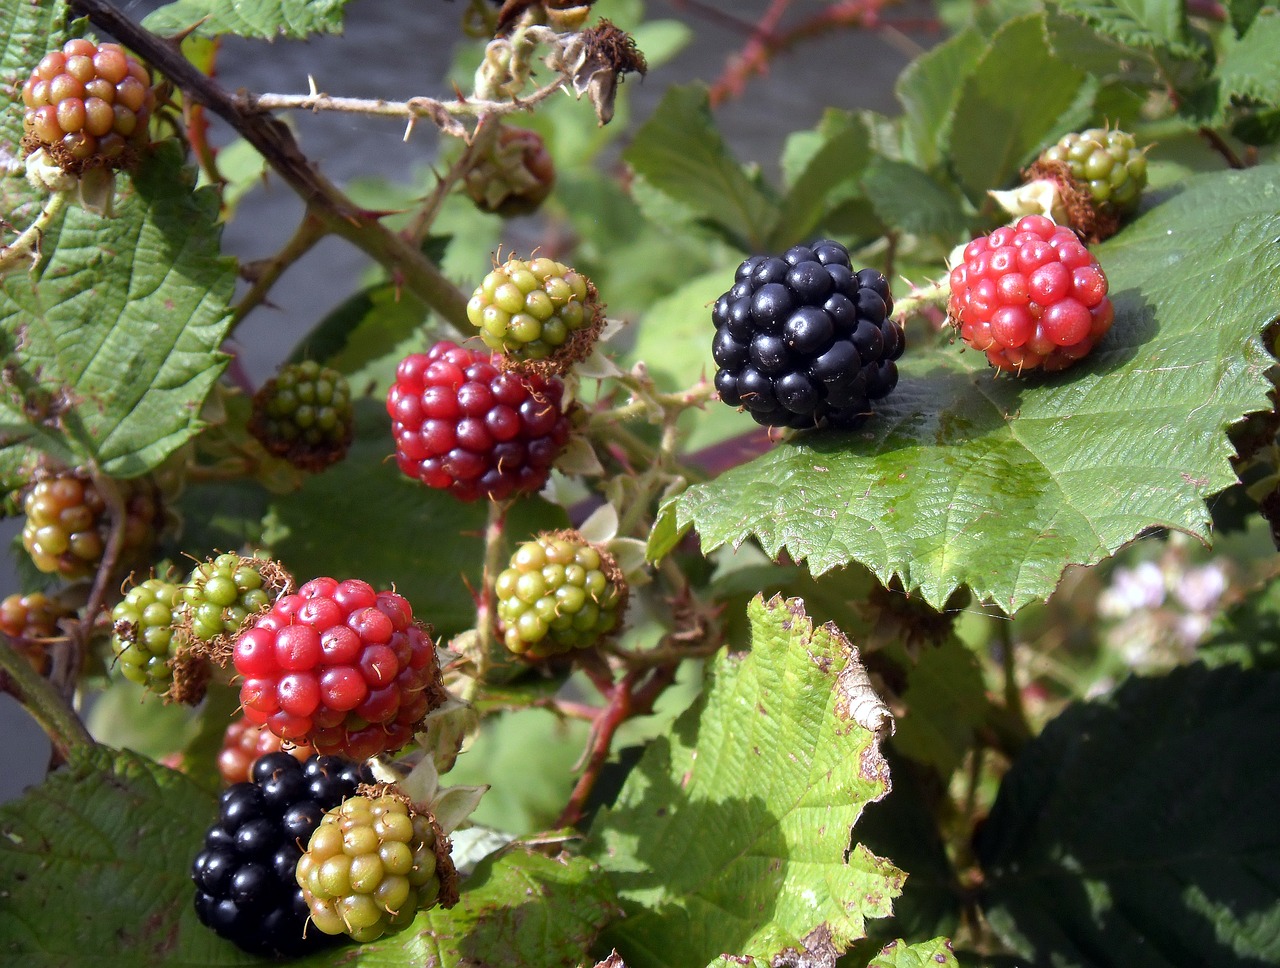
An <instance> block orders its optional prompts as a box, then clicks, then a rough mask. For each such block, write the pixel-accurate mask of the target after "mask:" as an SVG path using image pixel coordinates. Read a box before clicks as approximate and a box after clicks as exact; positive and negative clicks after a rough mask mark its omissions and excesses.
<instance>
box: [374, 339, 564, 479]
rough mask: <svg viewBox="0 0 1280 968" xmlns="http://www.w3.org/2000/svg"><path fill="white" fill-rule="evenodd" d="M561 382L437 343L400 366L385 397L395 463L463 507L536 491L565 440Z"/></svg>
mask: <svg viewBox="0 0 1280 968" xmlns="http://www.w3.org/2000/svg"><path fill="white" fill-rule="evenodd" d="M563 399H564V384H562V383H561V382H560V380H559V379H558V378H556V377H553V376H543V375H541V374H538V373H533V372H527V371H524V370H521V369H520V368H517V367H512V368H508V369H502V368H500V367H499V366H498V365H497V362H496V360H495V358H494V357H492V356H490V355H489V354H488V353H483V354H481V353H477V352H475V351H473V350H469V349H465V348H463V347H460V346H457V345H456V344H454V343H449V342H441V343H437V344H436V345H435V346H433V347H432V348H431V350H430V351H429V352H427V353H414V354H413V355H411V356H407V357H405V358H404V359H403V360H401V361H400V365H399V367H397V369H396V381H395V383H393V384H392V386H391V389H390V391H389V392H388V393H387V412H388V413H389V414H390V415H391V420H392V432H393V433H394V435H395V441H396V463H397V464H398V465H399V467H400V469H401V470H402V471H404V473H405V474H407V475H408V476H409V477H413V478H416V479H418V480H420V481H422V482H423V483H424V484H426V485H427V486H428V487H434V488H441V489H445V490H448V491H450V492H451V493H453V494H455V495H456V496H457V497H459V498H461V499H462V500H464V501H474V500H477V499H479V498H482V497H486V498H489V499H491V500H495V501H501V500H504V499H505V498H508V497H511V496H512V495H515V494H530V493H533V492H535V491H538V490H540V489H541V488H542V486H543V485H544V484H546V482H547V477H548V476H549V475H550V473H551V465H552V464H553V463H554V462H555V459H556V458H557V457H558V456H559V455H560V452H561V451H562V450H564V447H565V445H566V444H567V443H568V441H569V418H568V417H567V416H566V414H565V410H564V408H563V406H562V401H563Z"/></svg>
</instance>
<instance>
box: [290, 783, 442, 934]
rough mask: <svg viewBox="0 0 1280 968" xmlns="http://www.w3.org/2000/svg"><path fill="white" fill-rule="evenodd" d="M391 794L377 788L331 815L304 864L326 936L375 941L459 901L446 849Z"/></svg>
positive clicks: (307, 890)
mask: <svg viewBox="0 0 1280 968" xmlns="http://www.w3.org/2000/svg"><path fill="white" fill-rule="evenodd" d="M393 789H394V788H392V787H387V786H381V787H374V788H372V789H371V790H369V791H368V793H367V795H361V796H355V797H352V798H351V799H349V800H346V801H344V802H343V803H342V805H341V806H339V807H335V808H333V809H332V810H330V811H329V812H328V813H326V814H325V815H324V818H323V819H322V820H321V821H320V825H319V826H318V827H316V829H315V831H314V833H312V834H311V839H310V841H309V842H308V844H307V849H306V851H304V852H303V854H302V857H301V858H300V859H299V860H298V868H297V881H298V886H299V887H300V888H301V889H302V896H303V898H304V900H305V901H306V903H307V907H308V908H309V909H310V911H311V923H312V924H313V925H315V926H316V927H317V928H319V929H320V930H321V931H323V932H324V933H325V934H331V935H338V934H345V935H349V936H350V937H352V938H354V939H355V940H356V941H362V942H363V941H373V940H375V939H377V938H381V937H382V936H383V935H386V934H395V933H396V932H398V931H403V930H404V929H405V928H407V927H408V926H409V925H410V924H411V923H412V922H413V919H414V918H415V917H416V916H417V914H418V912H419V911H423V910H426V909H427V908H431V907H434V906H435V905H436V904H440V905H441V906H443V907H451V906H452V905H453V903H455V902H456V900H457V893H456V890H455V888H454V886H453V884H454V879H455V874H454V870H453V862H452V860H451V858H450V856H449V848H448V841H447V840H445V838H444V836H443V834H442V833H441V832H440V829H439V827H438V826H437V825H436V824H435V822H434V821H433V819H432V818H431V815H430V814H429V813H426V812H423V813H419V812H417V811H414V810H413V809H412V808H411V807H410V806H409V804H408V803H407V802H406V800H405V799H404V798H403V797H401V796H398V795H396V794H394V793H392V792H390V791H391V790H393Z"/></svg>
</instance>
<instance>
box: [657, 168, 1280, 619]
mask: <svg viewBox="0 0 1280 968" xmlns="http://www.w3.org/2000/svg"><path fill="white" fill-rule="evenodd" d="M1276 239H1280V167H1277V166H1274V165H1273V166H1262V167H1257V168H1253V169H1250V170H1247V171H1242V172H1223V173H1217V174H1212V175H1201V176H1198V177H1195V178H1193V179H1190V180H1188V181H1187V182H1185V183H1184V184H1183V186H1182V190H1181V191H1180V192H1178V193H1176V194H1172V195H1170V196H1167V197H1166V199H1165V200H1164V202H1163V203H1162V204H1159V205H1157V206H1156V207H1155V208H1154V209H1152V210H1150V211H1149V212H1148V213H1147V214H1145V215H1144V216H1143V217H1142V218H1140V219H1139V220H1138V221H1136V222H1134V223H1133V224H1132V225H1131V226H1130V227H1129V228H1128V229H1126V230H1125V231H1124V232H1122V233H1121V234H1120V235H1117V236H1116V237H1115V238H1113V239H1111V240H1110V241H1109V242H1108V243H1106V244H1105V245H1103V246H1099V247H1098V248H1097V249H1096V252H1097V255H1098V258H1099V259H1100V260H1101V262H1102V264H1103V266H1104V267H1105V269H1106V271H1107V274H1108V276H1109V277H1110V280H1111V296H1112V299H1113V301H1114V302H1115V306H1116V322H1115V325H1114V327H1113V328H1112V331H1111V333H1110V334H1108V336H1107V338H1106V339H1105V340H1104V341H1103V342H1102V344H1100V345H1099V347H1098V348H1097V349H1095V351H1094V354H1093V355H1092V356H1091V357H1090V359H1088V360H1086V361H1085V362H1083V363H1081V364H1079V365H1077V366H1076V367H1075V368H1074V369H1071V370H1067V371H1065V372H1063V373H1061V374H1058V375H1049V374H1045V375H1039V376H1035V375H1032V376H1030V377H1024V378H1022V379H1014V378H1009V377H1007V376H1005V377H1001V378H999V379H997V378H996V377H995V375H994V374H993V373H992V371H990V370H989V369H988V368H987V367H986V365H985V360H984V359H983V358H982V357H981V356H980V355H978V354H976V353H964V354H961V353H959V352H958V348H957V347H950V346H945V345H935V346H926V347H916V346H911V347H909V348H908V350H907V353H906V355H905V356H904V357H903V359H902V360H901V361H900V365H901V371H902V373H903V379H902V380H901V382H900V383H899V385H898V388H897V389H896V390H895V391H894V392H893V393H892V394H891V395H890V396H889V397H888V398H887V399H886V400H885V401H884V402H883V403H882V404H881V405H880V407H879V411H880V412H879V414H878V415H876V416H874V417H873V418H871V419H870V420H869V421H868V423H867V424H866V425H865V428H864V429H863V430H862V431H861V432H858V433H851V434H837V433H810V434H802V435H797V436H794V437H792V438H790V439H788V440H786V441H784V442H783V443H782V444H781V445H779V446H777V447H775V448H774V449H773V450H772V451H770V452H769V453H767V454H765V455H763V456H761V457H759V458H757V459H756V460H754V461H752V462H750V463H748V464H745V465H743V466H740V467H737V468H734V469H733V470H731V471H729V472H727V473H725V474H723V475H721V476H720V477H719V478H718V479H716V480H715V481H712V482H710V483H707V484H699V485H695V486H693V487H691V488H690V489H689V490H688V491H686V492H685V493H684V494H683V495H681V496H680V497H679V498H676V499H674V500H672V501H670V502H668V503H667V504H666V505H665V506H664V508H663V510H662V512H661V514H660V517H659V521H658V522H657V525H656V526H655V529H654V539H653V541H651V545H650V554H651V555H654V554H655V553H656V552H658V551H660V550H661V547H660V546H663V545H669V544H671V543H672V542H673V541H674V540H675V539H676V538H677V537H678V535H679V533H680V532H681V531H683V530H685V529H687V528H688V527H689V526H690V525H692V526H695V527H696V528H697V530H698V532H699V533H700V535H701V538H702V544H703V549H704V551H711V550H712V549H714V548H717V547H719V546H720V545H722V544H733V545H738V544H740V543H742V542H743V541H745V540H746V539H747V538H748V537H749V536H750V535H756V536H757V537H758V538H759V539H760V541H761V543H762V545H763V546H764V548H765V551H766V552H767V553H768V554H770V555H771V556H776V555H777V554H778V553H779V552H781V550H782V549H784V548H785V549H787V551H788V552H789V554H790V555H791V557H792V558H794V559H796V560H802V559H803V560H807V561H808V563H809V567H810V569H811V570H812V571H813V572H814V573H815V574H822V573H824V572H827V571H830V570H831V569H833V568H838V567H840V566H841V565H843V564H845V563H846V562H849V561H851V560H852V561H858V562H861V563H862V564H864V565H866V566H867V567H868V568H870V569H872V570H873V571H874V572H875V573H876V575H877V576H878V577H879V578H880V579H881V581H884V582H887V581H889V580H890V578H892V577H893V576H895V575H896V576H899V577H900V578H901V579H902V582H903V585H904V587H906V588H907V589H908V590H909V591H912V592H914V591H915V590H916V589H918V590H919V591H920V593H921V594H922V595H923V597H924V599H925V601H927V602H928V603H929V604H931V605H933V606H934V607H935V608H941V607H942V606H943V604H944V603H945V602H946V600H947V598H948V597H949V596H950V594H951V593H952V592H953V591H954V590H955V589H956V588H958V587H959V586H960V585H968V586H969V588H970V589H972V590H973V592H974V594H975V595H976V596H977V597H978V598H979V599H983V600H991V601H994V602H996V603H997V604H999V605H1000V607H1001V608H1003V609H1005V610H1006V611H1008V612H1010V613H1012V612H1013V611H1016V610H1017V609H1018V608H1020V607H1021V606H1022V605H1024V604H1026V603H1027V602H1029V601H1032V600H1034V599H1038V598H1045V597H1047V596H1048V595H1049V593H1050V592H1052V591H1053V589H1054V587H1055V586H1056V584H1057V582H1058V578H1059V576H1060V575H1061V574H1062V571H1063V569H1064V568H1065V567H1066V566H1067V565H1068V564H1071V563H1079V564H1093V563H1096V562H1098V561H1101V560H1102V559H1103V558H1105V557H1107V556H1108V555H1110V554H1112V553H1113V552H1115V551H1116V550H1117V549H1118V548H1119V547H1120V546H1121V545H1122V544H1124V543H1125V542H1127V541H1129V540H1131V539H1132V538H1133V537H1135V536H1136V535H1138V534H1140V533H1141V532H1143V531H1144V530H1146V529H1148V528H1151V527H1172V528H1178V529H1181V530H1185V531H1187V532H1189V533H1191V534H1195V535H1199V536H1201V537H1202V538H1205V539H1206V540H1207V538H1208V530H1207V529H1208V523H1209V514H1208V510H1207V508H1206V507H1205V498H1206V497H1207V496H1209V495H1211V494H1214V493H1216V492H1217V491H1220V490H1222V489H1223V488H1224V487H1226V486H1227V485H1228V484H1230V483H1231V482H1232V481H1233V480H1234V479H1235V476H1234V473H1233V472H1232V470H1231V467H1230V463H1229V458H1230V456H1231V452H1232V449H1231V446H1230V444H1229V442H1228V440H1227V437H1226V434H1225V429H1226V427H1227V426H1228V425H1229V424H1231V423H1233V422H1234V421H1236V420H1239V419H1240V418H1241V417H1242V416H1243V415H1244V414H1245V413H1248V412H1251V411H1253V410H1264V409H1268V408H1269V407H1270V403H1269V402H1268V400H1267V398H1266V393H1267V390H1268V388H1269V386H1270V384H1269V381H1268V380H1267V377H1266V373H1267V369H1268V367H1269V366H1270V365H1271V362H1272V361H1271V359H1270V357H1269V356H1268V355H1267V354H1266V353H1265V350H1264V348H1263V346H1262V342H1261V340H1260V332H1261V330H1262V328H1263V327H1264V326H1265V325H1266V324H1267V323H1268V322H1270V321H1271V320H1272V319H1275V318H1276V317H1277V316H1280V246H1278V245H1277V244H1276V242H1275V240H1276ZM1207 320H1211V321H1212V325H1211V326H1210V325H1208V324H1207V323H1206V321H1207Z"/></svg>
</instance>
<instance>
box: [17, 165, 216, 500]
mask: <svg viewBox="0 0 1280 968" xmlns="http://www.w3.org/2000/svg"><path fill="white" fill-rule="evenodd" d="M120 188H121V189H122V191H121V194H120V197H119V198H118V201H117V205H116V215H115V217H114V218H110V219H103V218H100V217H99V216H97V215H93V214H90V213H88V212H85V211H84V210H82V209H80V208H78V207H75V208H71V209H69V210H68V211H67V212H66V213H65V215H64V217H63V218H62V219H61V221H60V222H58V223H57V224H56V225H55V226H54V227H53V228H51V229H50V231H48V232H46V233H45V238H44V247H43V251H44V257H43V259H42V262H41V264H40V266H39V268H38V271H37V272H36V273H35V275H34V276H33V277H32V278H27V277H25V276H21V275H19V276H10V277H8V278H6V279H5V280H4V288H3V291H2V292H0V323H3V326H4V328H5V329H6V330H7V331H9V332H18V333H19V334H20V341H21V345H20V346H19V348H18V350H17V353H16V359H17V362H18V366H19V368H20V370H21V372H22V374H23V379H24V380H29V381H31V382H32V383H33V384H35V385H36V387H38V390H39V391H41V392H43V393H44V394H45V395H46V396H47V401H46V402H49V401H52V402H53V404H54V405H56V406H57V407H58V408H60V409H62V410H63V411H64V412H63V414H62V417H61V420H60V425H61V426H62V427H64V428H65V431H66V435H65V446H67V447H69V448H70V449H71V451H72V453H74V454H75V456H76V457H77V458H78V459H80V460H83V461H88V462H93V463H96V464H98V465H99V466H101V467H102V468H103V469H104V470H105V471H106V472H107V473H108V474H111V475H113V476H116V477H132V476H135V475H137V474H142V473H145V472H146V471H148V470H151V469H152V468H154V467H156V466H157V465H158V464H159V463H160V462H161V461H163V460H164V459H165V458H166V457H167V456H168V455H169V454H170V453H172V452H173V451H174V450H176V449H177V448H178V447H179V446H181V445H182V443H183V442H184V441H186V440H187V439H188V438H190V437H191V436H192V435H194V434H195V433H196V432H197V431H198V430H199V429H200V427H201V426H202V424H201V421H200V419H199V412H200V407H201V403H202V402H203V400H204V398H205V395H206V394H207V393H208V391H209V387H210V386H211V385H212V384H213V382H214V380H216V379H217V376H218V373H219V372H220V371H221V370H222V367H223V365H224V362H225V357H224V356H223V355H222V354H221V353H220V352H219V351H218V347H219V345H220V344H221V343H222V340H223V338H224V337H225V336H226V333H227V329H228V326H229V323H230V317H229V314H228V312H227V300H228V299H229V298H230V296H231V291H232V286H233V284H234V280H235V271H234V267H233V265H232V263H231V261H230V260H228V259H224V258H223V257H222V256H221V255H220V253H219V239H220V235H221V227H220V226H219V225H218V224H217V221H216V219H217V211H218V200H217V196H216V194H215V193H214V192H213V191H212V190H208V189H201V190H198V191H193V190H192V187H191V172H190V170H188V169H185V168H183V166H182V162H181V154H180V151H179V147H178V145H177V144H176V143H175V142H166V143H164V144H162V145H160V146H159V147H158V148H157V149H156V150H155V151H154V152H153V153H152V154H151V155H150V156H149V157H148V158H147V160H146V161H145V163H144V164H143V165H142V166H141V167H140V168H139V170H138V172H137V174H136V176H135V178H134V179H133V180H132V182H130V181H129V180H128V179H122V180H121V182H120ZM33 283H34V284H33ZM24 419H27V420H30V415H24V414H23V413H22V412H21V411H20V410H18V409H17V408H16V407H15V406H14V405H13V403H11V402H10V401H8V400H0V432H4V433H7V434H9V435H12V436H11V438H10V439H9V440H6V443H9V444H10V446H9V447H8V448H7V449H6V450H5V451H4V452H0V466H4V467H6V468H10V467H12V466H13V463H14V462H15V461H16V460H18V459H20V458H21V457H22V456H24V455H23V453H22V452H24V451H25V450H26V448H25V447H24V446H23V445H22V443H21V441H22V440H23V439H28V440H29V441H30V444H31V445H32V446H39V445H40V442H41V438H43V439H44V440H49V439H50V436H51V435H50V433H49V430H48V426H47V425H42V426H39V427H37V425H36V424H34V423H27V424H26V428H25V429H26V431H27V432H26V433H23V431H22V430H21V429H19V428H21V427H22V422H23V420H24ZM13 443H16V444H17V446H16V447H15V446H12V444H13ZM15 451H16V452H17V453H15ZM59 456H62V455H61V454H59Z"/></svg>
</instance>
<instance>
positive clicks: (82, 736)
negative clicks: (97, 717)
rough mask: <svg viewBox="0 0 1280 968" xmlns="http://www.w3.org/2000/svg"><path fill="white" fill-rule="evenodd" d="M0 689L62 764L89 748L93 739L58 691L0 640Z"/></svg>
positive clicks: (14, 650)
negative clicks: (18, 706) (75, 752)
mask: <svg viewBox="0 0 1280 968" xmlns="http://www.w3.org/2000/svg"><path fill="white" fill-rule="evenodd" d="M0 687H2V688H3V690H4V691H6V692H8V693H10V694H11V695H12V696H13V697H14V698H15V699H17V700H18V701H19V702H20V703H22V705H23V706H24V707H25V708H26V710H27V712H29V713H30V714H31V716H32V718H34V719H35V721H36V722H38V723H39V724H40V727H41V728H42V729H43V730H44V731H45V733H47V734H48V736H49V739H50V740H52V742H53V747H54V751H55V752H56V753H57V755H58V756H59V757H60V758H61V759H63V760H65V759H66V757H67V754H68V753H69V752H70V751H71V750H73V749H75V748H76V747H78V746H92V745H93V737H92V736H90V735H89V731H88V730H87V729H85V728H84V723H82V722H81V721H80V717H79V716H77V715H76V713H75V710H74V709H72V708H71V706H70V704H68V703H67V702H66V701H65V700H64V699H63V698H62V697H61V696H60V695H59V694H58V691H57V690H56V689H55V688H54V687H53V685H52V684H50V683H49V682H48V681H46V680H45V679H44V678H43V677H42V676H39V675H37V674H36V671H35V669H33V668H31V663H30V662H28V661H27V657H26V656H24V655H22V653H20V652H18V650H17V649H15V648H13V647H12V646H11V645H9V643H8V642H6V641H5V640H4V638H3V636H0Z"/></svg>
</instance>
